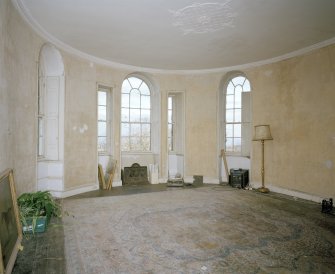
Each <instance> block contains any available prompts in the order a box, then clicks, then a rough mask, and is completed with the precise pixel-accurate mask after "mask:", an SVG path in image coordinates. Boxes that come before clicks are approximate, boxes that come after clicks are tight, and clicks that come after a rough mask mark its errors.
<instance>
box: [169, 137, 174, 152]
mask: <svg viewBox="0 0 335 274" xmlns="http://www.w3.org/2000/svg"><path fill="white" fill-rule="evenodd" d="M168 147H169V151H172V150H173V147H172V138H168Z"/></svg>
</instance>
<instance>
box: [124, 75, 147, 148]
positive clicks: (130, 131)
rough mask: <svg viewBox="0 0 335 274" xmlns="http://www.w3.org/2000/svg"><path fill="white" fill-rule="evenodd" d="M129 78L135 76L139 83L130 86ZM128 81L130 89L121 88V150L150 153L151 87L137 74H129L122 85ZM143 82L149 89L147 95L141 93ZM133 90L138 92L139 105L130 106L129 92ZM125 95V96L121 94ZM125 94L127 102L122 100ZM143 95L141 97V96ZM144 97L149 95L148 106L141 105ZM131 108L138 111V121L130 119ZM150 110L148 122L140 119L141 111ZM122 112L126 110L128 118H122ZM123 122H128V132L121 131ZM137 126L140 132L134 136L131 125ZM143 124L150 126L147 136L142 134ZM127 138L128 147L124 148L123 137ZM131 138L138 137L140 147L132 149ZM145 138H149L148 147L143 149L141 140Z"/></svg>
mask: <svg viewBox="0 0 335 274" xmlns="http://www.w3.org/2000/svg"><path fill="white" fill-rule="evenodd" d="M130 78H137V79H138V80H140V81H141V84H140V85H139V86H138V87H133V86H131V83H130V81H129V79H130ZM126 81H128V83H129V85H130V86H131V90H129V92H128V91H126V90H125V89H123V88H122V89H121V151H122V152H125V153H127V152H129V153H132V152H136V153H150V152H152V140H151V138H152V90H151V87H150V85H149V83H148V82H147V81H146V80H144V79H142V78H141V77H139V76H134V75H130V76H128V77H127V78H126V79H125V80H124V81H123V83H122V86H123V85H124V84H125V82H126ZM143 83H144V84H145V85H146V86H147V87H148V90H149V95H146V94H143V91H142V92H141V86H142V84H143ZM135 91H138V92H139V96H140V102H139V107H136V108H135V107H132V106H131V93H132V92H135ZM123 95H125V96H123ZM126 95H128V102H124V101H123V100H124V98H125V97H126ZM142 97H143V98H142ZM144 97H149V103H150V106H149V108H144V107H143V104H142V99H144ZM131 110H137V111H139V113H140V119H139V121H134V120H132V119H131ZM148 110H149V111H150V114H149V119H150V120H149V122H148V121H142V111H148ZM123 111H124V112H128V120H127V121H126V120H123V116H122V113H123ZM123 124H124V125H126V124H128V128H129V129H128V134H125V133H124V132H123ZM135 125H137V126H139V128H140V134H139V135H138V136H134V135H132V126H135ZM143 126H149V127H150V130H149V136H147V135H143ZM126 138H128V146H129V149H124V147H123V139H126ZM131 138H139V139H140V141H141V149H132V143H131ZM145 139H149V148H148V149H143V143H142V142H143V140H145Z"/></svg>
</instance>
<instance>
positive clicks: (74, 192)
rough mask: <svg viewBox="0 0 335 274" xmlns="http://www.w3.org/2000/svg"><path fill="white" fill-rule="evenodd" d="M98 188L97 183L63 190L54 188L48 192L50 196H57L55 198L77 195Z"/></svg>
mask: <svg viewBox="0 0 335 274" xmlns="http://www.w3.org/2000/svg"><path fill="white" fill-rule="evenodd" d="M97 189H99V186H98V185H97V184H94V185H86V186H82V187H78V188H73V189H70V190H64V191H55V190H50V193H51V195H52V196H54V197H57V198H67V197H70V196H74V195H78V194H81V193H85V192H89V191H92V190H97Z"/></svg>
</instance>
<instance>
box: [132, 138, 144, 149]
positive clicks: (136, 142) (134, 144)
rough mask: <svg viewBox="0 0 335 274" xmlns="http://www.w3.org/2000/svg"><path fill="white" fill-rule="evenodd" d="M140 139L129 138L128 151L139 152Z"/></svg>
mask: <svg viewBox="0 0 335 274" xmlns="http://www.w3.org/2000/svg"><path fill="white" fill-rule="evenodd" d="M141 148H142V146H141V137H130V149H131V150H136V151H141V150H142V149H141Z"/></svg>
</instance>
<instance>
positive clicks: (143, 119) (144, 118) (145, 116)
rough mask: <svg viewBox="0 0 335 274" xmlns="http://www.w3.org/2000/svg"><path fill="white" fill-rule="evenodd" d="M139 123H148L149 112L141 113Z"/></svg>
mask: <svg viewBox="0 0 335 274" xmlns="http://www.w3.org/2000/svg"><path fill="white" fill-rule="evenodd" d="M141 122H150V110H143V109H142V111H141Z"/></svg>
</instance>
